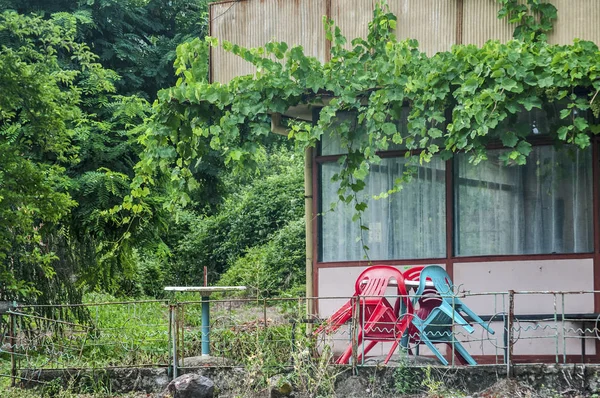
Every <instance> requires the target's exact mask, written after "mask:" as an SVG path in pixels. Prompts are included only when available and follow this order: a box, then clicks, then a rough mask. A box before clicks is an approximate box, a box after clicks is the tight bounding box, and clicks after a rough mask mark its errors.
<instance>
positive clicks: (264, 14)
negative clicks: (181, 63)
mask: <svg viewBox="0 0 600 398" xmlns="http://www.w3.org/2000/svg"><path fill="white" fill-rule="evenodd" d="M520 1H526V0H520ZM549 1H551V2H552V3H553V4H554V5H555V6H556V7H557V8H558V18H559V19H558V21H556V23H555V28H554V31H553V32H551V33H550V34H549V35H548V36H549V41H550V42H551V43H558V44H568V43H571V42H572V41H573V39H574V38H576V37H578V38H582V39H585V40H592V41H594V42H596V43H598V44H600V28H599V26H600V7H599V5H600V0H549ZM376 2H377V0H240V1H237V2H222V3H213V4H211V5H210V11H211V18H212V22H211V34H212V35H213V36H215V37H217V38H218V39H219V40H220V41H223V40H228V41H231V42H233V43H236V44H239V45H240V46H244V47H257V46H263V45H264V44H265V43H267V42H268V41H270V40H277V41H285V42H286V43H288V44H289V45H302V46H303V47H304V50H305V52H306V53H307V54H309V55H312V56H315V57H317V58H318V59H319V60H321V61H325V60H327V58H328V48H329V45H328V43H327V41H326V40H325V32H324V29H323V16H324V15H329V16H330V17H331V18H332V19H333V20H334V21H335V23H336V24H337V25H338V26H339V27H340V28H341V29H342V33H343V34H344V35H345V36H346V38H347V39H348V40H349V41H350V40H352V39H353V38H355V37H363V38H364V37H366V35H367V30H368V24H369V22H370V21H371V19H372V16H373V9H374V7H375V4H376ZM389 5H390V10H391V11H392V12H393V13H394V14H395V15H396V17H397V18H398V23H397V27H396V35H397V37H398V39H400V40H403V39H406V38H414V39H417V40H418V41H419V44H420V48H421V50H422V51H425V52H426V53H427V54H430V55H431V54H434V53H435V52H438V51H447V50H449V49H450V48H451V46H452V44H455V43H456V42H457V41H460V42H462V43H464V44H475V45H478V46H481V45H482V44H484V43H485V42H486V41H488V40H490V39H495V40H500V41H502V42H506V41H508V40H510V39H511V38H512V33H513V31H514V25H511V24H509V23H508V22H506V20H499V19H498V18H497V13H498V10H499V9H500V5H499V4H498V3H497V2H496V1H495V0H393V1H389ZM253 72H254V69H253V67H252V66H251V65H250V64H248V63H247V62H246V61H243V60H241V59H240V58H238V57H235V56H233V55H231V54H229V53H226V52H225V51H223V50H222V49H221V48H215V49H212V50H211V79H212V80H213V81H220V82H228V81H229V80H231V78H233V77H235V76H240V75H244V74H249V73H253Z"/></svg>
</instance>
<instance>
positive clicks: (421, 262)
mask: <svg viewBox="0 0 600 398" xmlns="http://www.w3.org/2000/svg"><path fill="white" fill-rule="evenodd" d="M377 264H386V265H431V264H441V265H444V266H445V265H446V259H444V258H433V259H432V258H429V259H420V260H370V261H368V260H360V261H338V262H327V263H320V262H318V263H317V265H316V266H317V268H318V269H320V268H348V267H368V266H370V265H377Z"/></svg>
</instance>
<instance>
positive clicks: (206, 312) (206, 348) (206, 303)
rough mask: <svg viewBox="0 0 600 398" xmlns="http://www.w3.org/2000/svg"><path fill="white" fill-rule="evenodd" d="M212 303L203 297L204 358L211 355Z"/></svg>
mask: <svg viewBox="0 0 600 398" xmlns="http://www.w3.org/2000/svg"><path fill="white" fill-rule="evenodd" d="M209 313H210V302H209V297H208V296H202V356H209V355H210V315H209Z"/></svg>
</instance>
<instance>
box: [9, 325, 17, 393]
mask: <svg viewBox="0 0 600 398" xmlns="http://www.w3.org/2000/svg"><path fill="white" fill-rule="evenodd" d="M9 322H10V326H9V328H8V329H9V339H10V385H11V387H14V386H15V385H16V379H17V361H16V358H15V346H16V340H17V339H16V332H17V318H16V315H15V314H13V313H10V314H9Z"/></svg>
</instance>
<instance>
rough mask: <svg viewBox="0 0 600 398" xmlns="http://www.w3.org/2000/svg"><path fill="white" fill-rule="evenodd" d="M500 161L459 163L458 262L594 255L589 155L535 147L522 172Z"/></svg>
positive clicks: (463, 159)
mask: <svg viewBox="0 0 600 398" xmlns="http://www.w3.org/2000/svg"><path fill="white" fill-rule="evenodd" d="M500 153H502V151H489V152H488V160H487V161H484V162H481V163H480V164H478V165H473V164H470V163H469V162H468V160H467V158H468V156H466V155H458V156H456V158H455V203H454V207H455V240H454V241H455V255H457V256H478V255H511V254H512V255H515V254H549V253H586V252H592V251H593V223H592V159H591V158H592V156H591V150H590V149H589V148H588V149H586V150H578V149H575V148H571V147H565V148H562V149H560V150H556V149H554V147H551V146H536V147H534V148H533V151H532V152H531V153H530V155H529V157H528V159H527V164H526V165H524V166H507V165H505V164H504V162H503V161H501V160H500V159H499V155H500Z"/></svg>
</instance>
